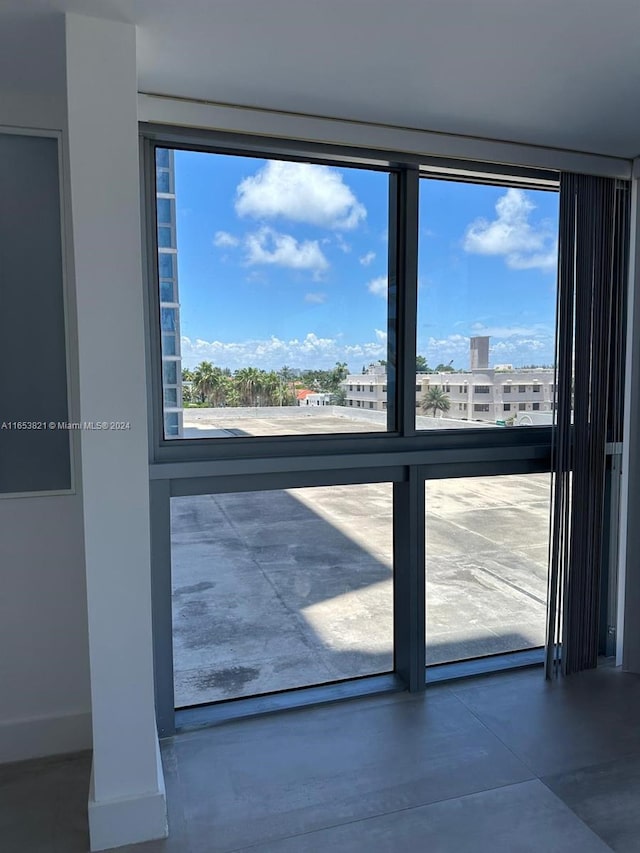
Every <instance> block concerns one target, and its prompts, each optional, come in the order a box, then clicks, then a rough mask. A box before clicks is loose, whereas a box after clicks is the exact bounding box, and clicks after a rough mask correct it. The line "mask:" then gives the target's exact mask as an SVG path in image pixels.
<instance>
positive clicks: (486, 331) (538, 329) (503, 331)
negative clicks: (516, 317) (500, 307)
mask: <svg viewBox="0 0 640 853" xmlns="http://www.w3.org/2000/svg"><path fill="white" fill-rule="evenodd" d="M471 331H472V333H473V334H474V335H489V336H490V337H492V338H514V337H519V338H522V337H531V336H533V335H539V334H549V332H548V329H547V327H546V326H543V325H540V324H538V325H534V326H485V325H484V324H483V323H473V324H472V326H471Z"/></svg>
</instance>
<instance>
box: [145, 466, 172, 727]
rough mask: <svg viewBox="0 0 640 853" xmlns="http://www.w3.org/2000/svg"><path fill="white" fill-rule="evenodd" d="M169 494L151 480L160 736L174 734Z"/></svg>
mask: <svg viewBox="0 0 640 853" xmlns="http://www.w3.org/2000/svg"><path fill="white" fill-rule="evenodd" d="M170 494H171V483H170V481H169V480H152V481H151V483H150V484H149V512H150V523H151V566H152V569H153V571H152V574H151V614H152V625H153V628H152V630H153V671H154V683H155V694H156V724H157V726H158V734H159V736H160V737H168V736H169V735H172V734H174V733H175V700H174V685H173V612H172V597H171V499H170Z"/></svg>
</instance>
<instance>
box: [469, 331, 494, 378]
mask: <svg viewBox="0 0 640 853" xmlns="http://www.w3.org/2000/svg"><path fill="white" fill-rule="evenodd" d="M469 361H470V367H471V370H478V369H483V370H484V369H485V368H487V367H489V336H488V335H482V336H480V337H475V338H471V339H470V341H469Z"/></svg>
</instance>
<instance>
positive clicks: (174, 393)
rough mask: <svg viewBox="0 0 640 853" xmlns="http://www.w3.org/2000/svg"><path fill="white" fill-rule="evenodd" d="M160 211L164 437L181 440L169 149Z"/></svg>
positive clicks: (162, 168)
mask: <svg viewBox="0 0 640 853" xmlns="http://www.w3.org/2000/svg"><path fill="white" fill-rule="evenodd" d="M156 210H157V215H158V275H159V281H160V285H159V286H160V329H161V335H162V395H163V405H164V434H165V436H166V437H167V438H179V437H180V436H181V435H182V357H181V354H180V303H179V295H178V293H179V291H178V243H177V240H176V193H175V177H174V162H173V151H171V150H169V149H168V148H158V149H156Z"/></svg>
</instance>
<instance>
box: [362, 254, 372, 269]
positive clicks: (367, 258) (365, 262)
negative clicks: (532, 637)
mask: <svg viewBox="0 0 640 853" xmlns="http://www.w3.org/2000/svg"><path fill="white" fill-rule="evenodd" d="M375 257H376V253H375V252H367V254H366V255H363V256H362V257H361V258H360V263H361V264H362V266H363V267H368V266H369V264H370V263H371V261H374V260H375Z"/></svg>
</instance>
